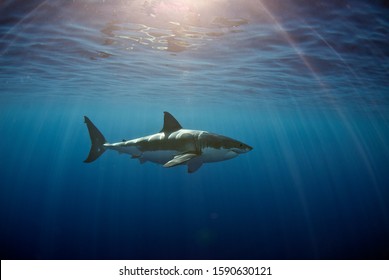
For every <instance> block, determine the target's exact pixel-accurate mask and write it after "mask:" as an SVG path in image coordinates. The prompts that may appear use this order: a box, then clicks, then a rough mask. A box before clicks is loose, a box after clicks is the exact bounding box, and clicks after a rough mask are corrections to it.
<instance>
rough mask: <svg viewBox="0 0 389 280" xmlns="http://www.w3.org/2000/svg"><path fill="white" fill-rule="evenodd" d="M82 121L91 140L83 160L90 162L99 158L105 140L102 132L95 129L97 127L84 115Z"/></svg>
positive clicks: (103, 150) (102, 151)
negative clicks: (87, 152)
mask: <svg viewBox="0 0 389 280" xmlns="http://www.w3.org/2000/svg"><path fill="white" fill-rule="evenodd" d="M84 121H85V123H86V126H87V127H88V131H89V137H90V140H91V142H92V146H91V148H90V151H89V155H88V157H87V159H86V160H84V162H88V163H89V162H92V161H95V160H96V159H98V158H99V156H101V155H102V154H103V153H104V152H105V148H104V144H105V143H106V142H107V141H106V140H105V138H104V136H103V134H102V133H101V132H100V131H99V130H98V129H97V127H96V126H95V125H94V124H93V123H92V122H91V120H90V119H89V118H88V117H86V116H84Z"/></svg>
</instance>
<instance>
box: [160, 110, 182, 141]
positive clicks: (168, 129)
mask: <svg viewBox="0 0 389 280" xmlns="http://www.w3.org/2000/svg"><path fill="white" fill-rule="evenodd" d="M163 114H164V116H163V128H162V130H161V131H160V132H164V133H165V134H167V135H169V134H171V133H172V132H174V131H177V130H180V129H181V128H182V126H181V125H180V123H179V122H178V121H177V120H176V119H175V118H174V117H173V116H172V115H171V114H170V113H169V112H163Z"/></svg>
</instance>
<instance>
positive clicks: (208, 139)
mask: <svg viewBox="0 0 389 280" xmlns="http://www.w3.org/2000/svg"><path fill="white" fill-rule="evenodd" d="M84 120H85V123H86V125H87V127H88V131H89V136H90V139H91V142H92V145H91V148H90V152H89V155H88V157H87V159H86V160H84V162H86V163H90V162H93V161H95V160H96V159H97V158H99V157H100V156H101V155H102V154H103V153H104V152H105V151H106V150H114V151H117V152H119V153H123V154H129V155H131V157H132V158H135V159H139V161H140V163H142V164H143V163H145V162H147V161H150V162H154V163H157V164H161V165H163V166H164V167H173V166H177V165H187V166H188V172H189V173H193V172H195V171H197V170H198V169H199V168H200V167H201V166H202V165H203V164H204V163H209V162H217V161H223V160H227V159H231V158H234V157H236V156H238V155H240V154H243V153H246V152H249V151H251V150H252V149H253V148H252V147H250V146H249V145H246V144H244V143H242V142H240V141H237V140H234V139H232V138H229V137H226V136H222V135H218V134H214V133H210V132H207V131H202V130H192V129H184V128H182V126H181V125H180V123H179V122H178V121H177V120H176V119H175V118H174V117H173V116H172V115H171V114H170V113H168V112H164V123H163V128H162V130H161V131H160V132H158V133H156V134H152V135H149V136H144V137H140V138H136V139H132V140H128V141H126V140H123V141H121V142H117V143H108V142H107V141H106V140H105V137H104V136H103V134H102V133H101V132H100V131H99V130H98V129H97V127H96V126H95V125H94V124H93V123H92V122H91V120H90V119H89V118H88V117H86V116H85V117H84Z"/></svg>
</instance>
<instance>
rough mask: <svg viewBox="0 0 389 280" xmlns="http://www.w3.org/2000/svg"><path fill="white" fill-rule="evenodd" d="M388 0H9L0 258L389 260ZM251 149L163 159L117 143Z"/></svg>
mask: <svg viewBox="0 0 389 280" xmlns="http://www.w3.org/2000/svg"><path fill="white" fill-rule="evenodd" d="M388 14H389V8H388V6H387V5H386V4H385V2H384V1H347V0H342V1H302V0H289V1H270V0H266V1H265V0H243V1H233V0H211V1H206V0H203V1H194V0H193V1H190V0H170V1H169V0H148V1H138V0H134V1H124V0H123V1H119V0H118V1H108V0H106V1H92V0H90V1H87V0H74V1H10V0H6V1H2V2H1V3H0V135H1V137H0V146H1V149H0V182H1V183H0V186H1V187H0V216H1V230H0V256H1V259H388V258H389V40H388V38H389V18H388ZM164 111H168V112H170V113H172V114H173V115H174V116H175V117H176V118H177V119H178V121H179V122H180V123H181V124H182V125H183V126H184V127H185V128H191V129H200V130H207V131H211V132H215V133H218V134H222V135H226V136H229V137H232V138H235V139H238V140H240V141H243V142H244V143H247V144H249V145H250V146H252V147H253V148H254V149H253V150H252V151H250V152H249V153H246V154H243V155H240V156H239V157H237V158H234V159H231V160H228V161H222V162H218V163H212V164H205V165H204V166H203V167H202V168H201V169H200V170H199V171H197V172H196V173H193V174H188V173H187V172H186V167H184V166H178V167H174V168H169V169H166V168H163V167H161V166H160V165H155V164H152V163H145V164H142V165H141V164H140V163H139V161H138V160H136V159H131V158H130V157H129V156H126V155H118V154H117V153H116V152H113V151H107V152H106V153H105V154H104V155H102V156H101V157H100V158H99V159H98V160H97V161H95V162H93V163H90V164H86V163H83V160H84V159H85V158H86V157H87V155H88V152H89V148H90V139H89V136H88V131H87V128H86V126H85V124H84V123H83V116H85V115H86V116H88V117H89V118H90V119H91V120H92V121H93V122H94V123H95V124H96V126H97V127H98V128H99V129H100V130H101V131H102V133H103V134H104V135H105V137H106V139H107V140H108V141H112V142H116V141H121V140H122V139H123V138H124V139H132V138H137V137H140V136H144V135H149V134H153V133H156V132H158V131H160V129H161V127H162V123H163V112H164Z"/></svg>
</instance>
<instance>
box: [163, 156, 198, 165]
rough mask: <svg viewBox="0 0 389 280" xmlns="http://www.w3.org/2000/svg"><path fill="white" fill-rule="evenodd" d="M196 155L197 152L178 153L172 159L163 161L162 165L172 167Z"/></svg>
mask: <svg viewBox="0 0 389 280" xmlns="http://www.w3.org/2000/svg"><path fill="white" fill-rule="evenodd" d="M197 156H198V155H197V154H190V153H188V154H182V155H178V156H175V157H174V158H173V159H172V160H170V161H168V162H167V163H165V164H164V165H163V167H173V166H176V165H180V164H183V163H185V162H187V161H188V160H191V159H192V158H195V157H197Z"/></svg>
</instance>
